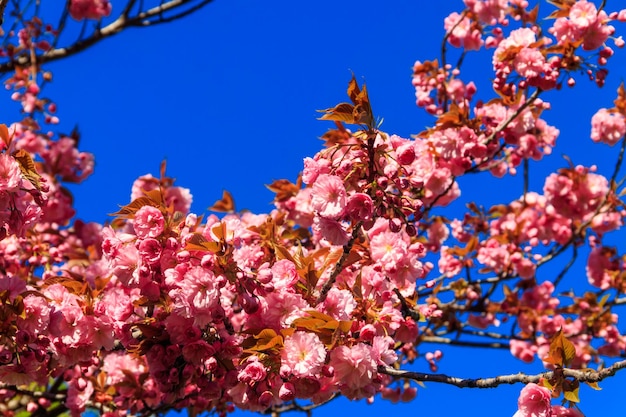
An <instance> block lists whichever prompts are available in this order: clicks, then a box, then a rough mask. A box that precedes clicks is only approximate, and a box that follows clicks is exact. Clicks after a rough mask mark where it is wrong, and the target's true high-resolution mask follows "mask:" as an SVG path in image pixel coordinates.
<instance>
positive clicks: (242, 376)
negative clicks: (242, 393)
mask: <svg viewBox="0 0 626 417" xmlns="http://www.w3.org/2000/svg"><path fill="white" fill-rule="evenodd" d="M266 376H267V369H266V367H265V365H263V364H262V363H261V362H260V361H259V358H258V357H257V356H250V357H249V358H248V360H247V361H246V363H245V367H244V368H243V369H241V370H240V371H239V374H238V375H237V379H238V380H239V381H241V382H243V383H244V384H248V385H254V384H255V383H257V382H259V381H262V380H264V379H265V377H266Z"/></svg>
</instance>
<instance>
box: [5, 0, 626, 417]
mask: <svg viewBox="0 0 626 417" xmlns="http://www.w3.org/2000/svg"><path fill="white" fill-rule="evenodd" d="M464 3H465V10H463V11H462V12H460V13H453V14H451V15H449V16H448V18H446V20H445V22H444V29H445V31H446V35H445V42H447V44H448V45H451V46H453V47H455V48H460V49H463V51H464V52H463V53H467V52H469V51H473V50H478V49H482V48H483V47H487V48H492V49H493V55H492V64H493V67H494V77H493V79H494V80H495V81H494V87H495V90H496V94H497V96H496V97H493V98H491V97H483V98H479V97H478V89H477V87H476V85H475V84H474V83H473V82H464V81H462V80H461V78H460V76H461V74H462V72H461V69H460V62H459V64H457V65H456V66H454V65H452V64H449V63H447V59H446V56H442V57H441V59H440V60H433V61H424V62H418V63H416V64H415V66H414V69H413V70H414V71H413V86H414V87H415V90H416V96H417V105H418V106H419V107H420V108H423V109H424V110H425V111H426V112H427V113H428V114H429V115H431V116H432V117H433V124H432V126H431V127H430V128H428V129H426V130H425V131H423V132H421V133H418V134H416V135H415V136H414V137H413V138H412V139H406V138H402V137H400V136H397V135H393V134H388V133H385V132H383V131H382V130H380V126H379V125H378V124H377V123H376V122H375V121H376V118H375V117H374V115H373V114H372V110H371V106H370V104H369V97H368V95H367V90H366V88H365V86H364V85H363V86H359V85H358V83H357V82H356V80H355V79H354V78H353V79H352V80H351V81H350V83H349V86H348V97H349V99H350V102H349V103H348V102H346V103H340V104H339V105H337V106H335V107H333V108H330V109H327V110H324V111H323V113H324V115H323V116H322V117H321V119H323V120H330V121H333V122H335V127H334V128H333V129H331V130H329V131H328V132H326V133H325V134H324V136H323V139H324V142H325V146H324V148H323V149H321V150H320V151H319V152H318V153H316V154H315V155H314V156H313V157H309V158H305V159H304V163H303V172H302V174H301V176H300V177H299V178H298V180H297V181H296V182H295V183H292V182H290V181H287V180H281V181H276V182H274V183H273V184H271V185H270V189H272V190H273V191H274V192H275V193H276V196H275V199H274V209H273V210H271V211H270V212H269V213H265V214H254V213H249V212H244V213H236V212H234V210H233V203H232V198H231V197H230V196H229V195H228V194H226V193H225V195H224V197H223V198H222V200H220V201H218V202H217V203H216V204H215V205H214V206H213V207H212V208H213V210H214V211H216V212H225V214H223V215H220V216H218V215H216V214H211V215H208V216H206V218H203V216H199V215H197V214H195V213H193V212H192V211H191V204H192V194H191V191H190V190H189V189H186V188H183V187H180V186H178V185H175V183H174V180H173V179H172V178H170V177H169V176H168V175H167V174H166V169H165V165H164V164H163V166H162V169H161V172H160V175H159V176H158V177H157V176H153V175H149V174H148V175H144V176H142V177H140V178H138V179H137V180H136V181H135V182H134V184H132V187H131V191H130V201H129V202H128V204H126V205H125V206H123V207H122V208H121V209H120V210H119V211H118V212H117V213H115V215H114V219H113V220H112V221H111V222H109V223H108V224H106V225H100V224H96V223H84V222H82V221H81V220H79V219H77V218H75V212H74V209H73V207H72V199H71V194H70V192H69V191H68V190H67V188H66V187H65V186H64V184H65V183H79V182H82V181H83V180H84V179H85V178H87V177H88V176H89V175H90V174H91V173H92V171H93V166H94V163H93V156H92V155H90V154H88V153H85V152H82V151H80V150H79V149H78V148H77V144H78V139H79V135H78V133H77V132H76V131H75V132H72V133H70V134H66V135H63V134H62V135H54V134H52V133H47V132H45V131H44V130H43V129H42V128H41V125H42V124H55V123H57V122H58V119H57V118H56V116H54V114H55V112H56V105H55V104H54V102H52V101H51V100H49V99H47V98H45V97H43V96H42V87H43V86H44V85H45V83H46V82H48V81H49V80H50V79H51V75H50V74H48V73H43V72H41V69H40V68H38V67H36V66H32V67H28V68H21V67H16V69H15V74H14V75H13V76H12V77H11V78H9V79H8V80H7V81H6V83H5V85H6V86H7V88H8V89H12V90H14V92H13V95H12V98H13V99H14V100H15V101H18V102H19V103H20V105H21V110H22V113H23V115H24V119H23V120H22V121H21V122H18V123H14V124H12V125H11V126H9V127H6V126H0V138H1V141H0V196H1V197H2V198H1V199H0V254H1V255H2V256H0V317H1V320H0V412H7V413H8V414H11V413H16V412H19V411H24V410H26V411H28V412H31V413H35V412H40V413H44V412H46V411H48V410H49V408H50V407H52V401H51V398H52V399H55V398H56V399H59V398H60V399H61V403H62V407H64V411H68V412H69V413H71V415H74V416H78V415H80V414H81V413H82V412H84V411H85V410H87V409H94V410H97V411H99V412H100V413H101V414H102V415H104V416H106V417H118V416H119V417H121V416H127V415H139V416H147V415H153V414H157V413H162V412H165V411H168V410H171V409H183V408H188V409H189V410H192V411H193V412H202V411H212V412H215V413H217V414H219V415H225V414H227V413H228V412H231V411H233V410H234V409H235V408H239V409H247V410H253V411H263V412H266V411H268V410H272V411H275V412H279V411H280V410H283V409H285V410H287V409H298V408H300V407H301V405H300V404H308V405H313V406H314V405H317V404H323V403H325V402H328V401H330V400H331V399H332V398H334V397H336V396H337V395H343V396H345V397H347V398H349V399H367V400H368V401H373V398H374V397H375V396H376V395H377V394H381V396H382V397H383V398H385V399H388V400H391V401H394V402H395V401H409V400H411V399H413V398H414V397H415V396H416V393H417V388H416V386H415V384H414V382H413V381H412V379H415V380H417V381H422V379H419V376H413V377H406V378H402V379H400V378H396V377H395V376H393V375H394V374H393V372H392V371H393V370H397V369H399V368H402V367H408V366H411V368H412V369H417V370H420V371H421V370H423V371H426V372H431V373H436V372H437V371H438V367H439V363H440V361H443V360H445V356H444V351H445V346H444V345H445V344H452V345H454V344H458V345H463V343H464V342H466V338H469V339H470V340H471V342H472V343H474V344H478V345H480V343H481V342H477V339H478V340H485V343H484V346H485V347H488V346H492V345H493V344H494V343H500V344H501V346H504V347H507V348H508V349H509V350H510V352H511V354H512V356H514V357H516V358H518V359H520V360H522V361H525V362H532V361H535V360H537V359H538V360H539V361H541V362H542V364H543V366H545V367H546V368H547V369H549V370H552V371H553V374H552V377H551V378H545V379H544V380H543V381H542V383H541V384H528V385H526V386H525V387H524V388H523V389H522V392H521V394H520V397H519V401H518V411H517V413H516V417H527V416H546V417H550V416H576V417H579V416H580V412H579V411H577V410H576V409H575V408H572V407H563V406H555V405H552V404H551V399H552V398H553V397H554V398H556V397H558V396H560V395H561V394H562V395H563V396H564V398H565V400H567V401H569V402H570V404H569V405H571V403H574V402H576V401H578V400H579V399H578V397H577V396H578V394H577V392H578V391H577V387H578V383H579V381H577V380H576V379H573V378H572V377H568V378H565V377H562V375H563V372H564V369H567V368H574V369H577V368H588V367H591V366H594V365H596V364H604V362H605V361H607V360H610V359H609V358H611V357H619V356H623V355H624V354H625V352H626V337H625V336H624V335H622V333H621V331H620V329H619V328H618V315H617V313H615V312H614V309H615V308H616V307H617V306H618V305H619V304H621V303H622V301H621V298H619V297H620V295H623V293H624V292H625V291H626V280H625V279H624V277H625V276H626V272H625V270H626V267H625V264H624V262H623V259H624V256H623V254H621V253H620V252H619V250H618V249H617V248H614V247H610V246H608V244H605V242H606V241H607V240H608V239H606V236H607V235H608V234H610V233H613V232H615V231H617V230H620V229H621V227H622V226H623V222H624V216H625V215H626V210H625V208H624V206H623V203H622V202H621V200H620V195H621V194H620V192H621V190H620V189H619V188H620V186H621V185H620V184H619V183H618V181H617V174H618V172H617V169H616V171H615V173H614V174H613V175H612V176H610V177H607V176H605V175H603V174H600V172H603V171H600V170H599V169H598V167H595V166H591V167H585V166H581V165H574V164H573V163H572V164H570V165H569V166H567V167H565V168H562V169H560V170H558V171H557V172H553V173H551V174H549V175H548V176H547V177H546V179H545V181H544V186H543V189H542V190H530V189H527V187H526V186H525V187H524V189H523V190H520V197H519V198H517V199H515V200H514V201H509V202H503V203H502V204H500V205H496V206H493V207H490V208H484V207H482V206H480V205H479V202H475V203H470V204H468V205H467V210H466V211H464V214H463V215H462V216H454V217H456V218H452V217H450V216H448V215H447V214H446V211H444V210H446V207H447V206H451V205H453V204H454V203H455V202H456V201H457V199H458V198H459V196H460V194H461V186H460V185H459V182H458V181H457V178H459V177H461V176H469V175H480V174H481V173H482V172H484V171H489V172H491V173H492V174H493V175H495V176H496V177H502V176H504V175H505V174H507V173H509V174H512V175H513V174H516V173H517V172H518V171H522V170H523V171H524V173H525V174H526V173H527V170H528V169H529V168H528V165H529V164H528V162H529V161H531V160H532V161H540V160H542V159H543V158H544V157H546V156H547V155H549V154H550V153H551V152H552V149H553V148H554V147H555V146H556V138H557V136H558V135H559V131H558V129H556V128H555V127H553V126H551V125H549V124H548V123H547V122H546V121H545V120H544V119H543V118H542V114H543V113H544V112H547V111H549V109H550V104H549V103H548V102H547V101H545V100H544V99H543V97H541V98H540V97H539V96H540V95H541V94H543V93H544V92H545V91H546V90H555V91H556V89H557V88H558V87H559V85H560V84H561V83H562V82H563V80H564V79H566V78H567V77H570V73H572V72H574V71H578V70H581V69H586V68H589V69H590V71H591V72H589V73H588V74H590V75H592V78H594V79H595V80H596V81H601V80H603V79H604V77H605V76H606V75H607V74H608V72H607V71H606V69H605V68H604V67H605V66H606V65H607V63H608V58H610V56H612V55H613V51H612V50H610V48H609V47H608V46H606V42H607V41H608V39H609V38H610V37H611V36H613V34H614V31H615V28H614V27H613V26H611V25H610V22H614V21H624V20H626V12H625V11H621V12H614V13H608V12H605V11H604V10H598V8H597V7H598V6H596V5H595V4H593V3H591V2H588V1H585V0H580V1H577V2H569V1H563V2H559V1H556V2H552V3H555V4H556V6H557V10H556V12H555V14H554V17H555V19H553V21H551V23H553V25H552V26H551V27H550V28H549V29H548V30H543V29H542V28H541V26H540V25H539V23H538V22H540V21H541V18H540V17H538V16H537V15H536V13H534V12H533V11H532V10H529V4H528V2H526V1H521V0H517V1H506V0H482V1H481V0H465V2H464ZM110 11H111V5H110V4H109V2H108V1H100V0H97V1H96V0H91V1H78V0H73V1H71V2H70V3H69V12H70V13H71V15H72V16H73V17H74V18H75V19H84V18H87V19H101V18H102V17H104V16H108V14H109V13H110ZM516 22H517V23H516ZM509 25H510V26H511V27H509ZM26 26H27V27H26V28H24V30H23V31H20V32H19V36H18V38H19V42H18V44H17V45H16V46H15V47H13V48H6V50H4V52H5V53H7V54H19V53H22V52H24V51H26V50H28V49H32V48H45V47H46V45H45V43H42V42H43V38H45V37H46V36H54V31H52V30H51V29H50V28H46V27H45V25H43V24H42V23H37V22H34V23H32V22H31V23H27V25H26ZM513 26H514V27H513ZM518 26H519V27H518ZM620 39H621V38H616V39H615V40H614V42H615V44H616V45H617V46H621V43H623V42H621V41H620ZM20 48H21V49H20ZM444 49H445V48H444ZM592 50H593V51H596V52H598V56H599V57H600V58H599V61H598V62H593V63H592V62H591V59H592V58H591V57H590V56H589V55H586V52H588V51H592ZM16 56H17V55H16ZM598 66H599V67H602V68H601V69H597V68H598ZM570 84H571V85H572V86H573V83H570ZM599 84H602V83H601V82H599ZM614 104H615V106H614V107H613V108H610V109H606V108H603V109H600V110H599V111H598V112H597V113H596V115H595V116H594V117H593V118H592V120H591V139H590V140H589V141H588V143H589V144H590V145H593V142H602V143H605V144H609V145H617V144H620V143H621V150H618V152H619V154H618V157H617V158H618V161H621V158H622V156H623V153H624V135H625V133H626V123H625V122H624V117H625V116H626V112H625V111H624V109H626V94H625V93H624V89H623V88H621V89H620V90H619V91H618V97H617V99H616V100H615V103H614ZM346 125H351V126H349V127H348V126H346ZM617 148H619V146H615V147H614V148H613V149H616V150H617ZM616 168H619V162H617V163H616ZM584 249H586V252H585V251H584ZM579 252H580V253H581V255H580V256H585V257H586V259H587V263H586V271H585V276H586V279H587V282H588V284H589V286H588V288H585V290H586V291H582V292H580V291H573V290H571V291H567V290H569V287H567V288H565V287H563V286H562V285H561V281H562V280H564V279H566V278H567V277H566V275H569V274H571V272H568V269H569V266H567V265H565V266H564V267H563V271H562V273H560V274H558V275H557V276H550V277H545V276H543V275H542V267H543V265H545V264H547V263H549V262H550V263H552V262H553V261H559V260H560V259H561V258H562V257H564V256H565V255H564V254H567V253H570V254H571V258H572V260H576V257H577V256H579V255H578V253H579ZM435 265H436V266H437V268H435ZM437 273H438V275H437ZM583 281H584V279H583ZM564 288H565V289H564ZM502 341H504V342H505V343H502ZM431 342H432V343H438V345H437V346H436V348H432V346H428V345H427V344H428V343H431ZM431 376H432V375H431ZM426 379H427V378H426ZM41 392H43V393H45V394H46V395H40V393H41ZM302 401H304V403H303V402H302ZM290 407H291V408H290Z"/></svg>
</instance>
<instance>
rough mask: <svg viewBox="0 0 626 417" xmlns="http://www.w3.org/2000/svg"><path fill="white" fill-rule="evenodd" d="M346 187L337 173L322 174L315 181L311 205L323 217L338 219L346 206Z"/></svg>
mask: <svg viewBox="0 0 626 417" xmlns="http://www.w3.org/2000/svg"><path fill="white" fill-rule="evenodd" d="M346 198H347V196H346V189H345V188H344V185H343V181H341V179H340V178H339V177H337V176H335V175H329V174H321V175H319V176H318V177H317V179H316V180H315V182H314V183H313V190H312V191H311V205H312V206H313V209H314V210H315V211H316V212H317V213H318V214H319V215H320V216H322V217H326V218H329V219H338V218H339V217H340V216H341V215H342V214H343V211H344V208H345V207H346Z"/></svg>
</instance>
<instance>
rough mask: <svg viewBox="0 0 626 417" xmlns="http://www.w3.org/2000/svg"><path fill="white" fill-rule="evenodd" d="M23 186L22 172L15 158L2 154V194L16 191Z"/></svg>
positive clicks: (0, 172) (0, 162)
mask: <svg viewBox="0 0 626 417" xmlns="http://www.w3.org/2000/svg"><path fill="white" fill-rule="evenodd" d="M21 184H22V172H21V170H20V165H19V164H18V163H17V161H16V160H15V158H13V157H12V156H10V155H7V154H6V153H2V154H0V192H2V191H15V190H17V189H18V188H19V187H20V185H21Z"/></svg>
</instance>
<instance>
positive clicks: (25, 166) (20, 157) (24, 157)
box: [13, 149, 41, 191]
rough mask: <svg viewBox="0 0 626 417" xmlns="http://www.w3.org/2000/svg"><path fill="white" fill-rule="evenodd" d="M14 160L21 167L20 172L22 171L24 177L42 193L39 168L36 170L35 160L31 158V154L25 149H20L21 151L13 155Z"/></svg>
mask: <svg viewBox="0 0 626 417" xmlns="http://www.w3.org/2000/svg"><path fill="white" fill-rule="evenodd" d="M13 158H15V160H16V161H17V163H18V164H19V165H20V171H22V176H23V177H24V178H25V179H26V180H28V182H30V183H31V184H32V185H33V187H35V188H36V189H37V190H39V191H41V184H40V181H41V175H39V173H38V172H37V168H35V162H34V161H33V158H31V156H30V154H29V153H28V152H26V151H25V150H24V149H20V150H19V151H17V152H15V153H14V154H13Z"/></svg>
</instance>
